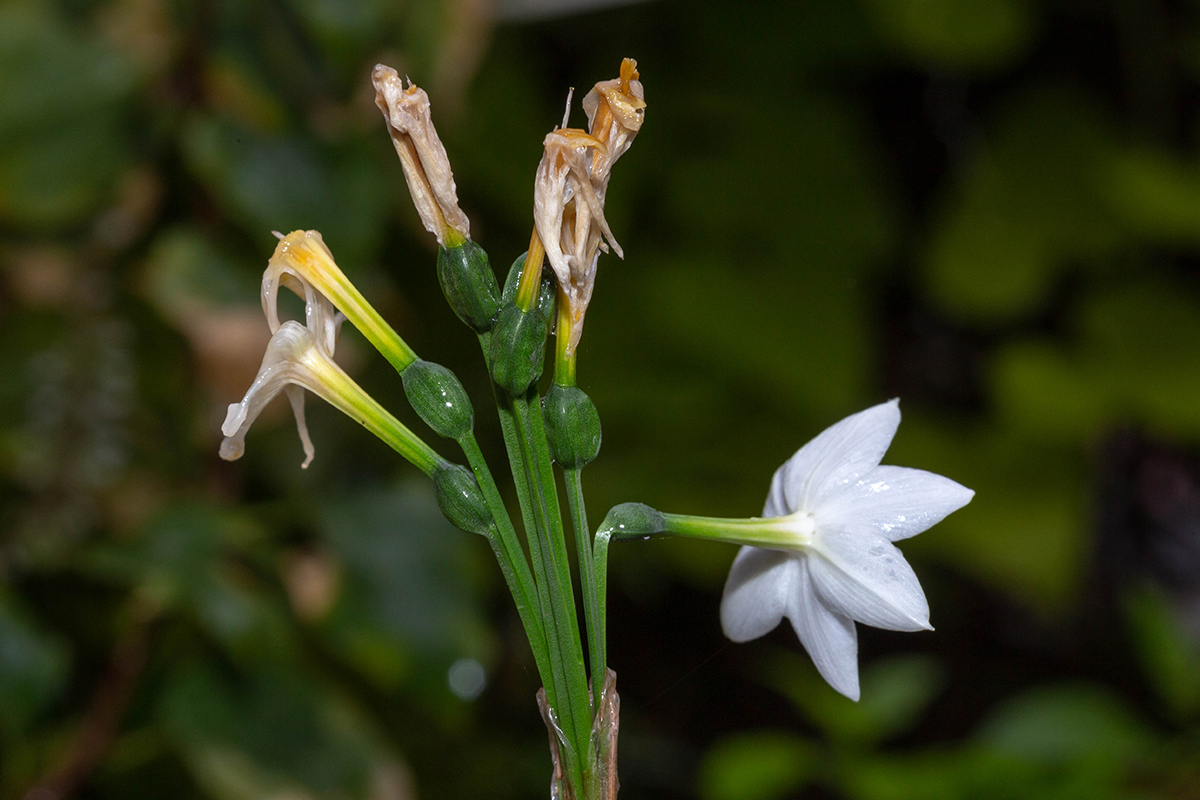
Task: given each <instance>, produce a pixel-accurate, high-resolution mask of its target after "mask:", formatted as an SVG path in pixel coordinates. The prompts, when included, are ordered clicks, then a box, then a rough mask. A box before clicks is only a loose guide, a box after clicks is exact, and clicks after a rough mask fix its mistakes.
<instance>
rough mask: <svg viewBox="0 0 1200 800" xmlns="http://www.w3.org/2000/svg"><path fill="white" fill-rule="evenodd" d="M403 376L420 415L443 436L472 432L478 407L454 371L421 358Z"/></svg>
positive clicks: (407, 393) (451, 437) (409, 397)
mask: <svg viewBox="0 0 1200 800" xmlns="http://www.w3.org/2000/svg"><path fill="white" fill-rule="evenodd" d="M400 378H401V380H403V381H404V393H405V394H406V395H407V396H408V402H409V403H410V404H411V405H412V407H413V410H414V411H416V412H417V416H419V417H420V418H421V419H423V420H425V424H426V425H428V426H429V427H430V428H432V429H433V430H434V431H435V432H436V433H437V434H438V435H439V436H445V437H446V438H447V439H460V438H462V437H463V436H466V435H467V434H468V433H470V432H471V428H472V427H473V426H474V424H475V409H474V408H472V407H471V398H469V397H468V396H467V392H466V390H465V389H463V385H462V383H460V382H459V380H458V378H457V377H456V376H455V374H454V373H453V372H451V371H450V370H448V369H446V368H445V367H443V366H442V365H441V364H434V363H432V362H430V361H424V360H420V361H414V362H413V363H411V364H409V365H408V367H407V368H406V369H405V370H404V372H402V373H400Z"/></svg>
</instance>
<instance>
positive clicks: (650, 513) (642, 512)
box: [596, 503, 666, 540]
mask: <svg viewBox="0 0 1200 800" xmlns="http://www.w3.org/2000/svg"><path fill="white" fill-rule="evenodd" d="M665 528H666V523H665V521H664V520H663V515H662V512H661V511H657V510H655V509H653V508H651V507H650V506H648V505H645V504H644V503H622V504H621V505H619V506H613V507H612V509H610V510H609V512H608V515H607V516H605V517H604V521H603V522H601V523H600V527H599V528H598V529H597V530H596V536H597V537H599V536H602V535H603V536H609V537H611V538H613V539H615V540H620V539H627V538H635V537H638V536H652V535H653V534H656V533H662V532H663V531H664V530H665Z"/></svg>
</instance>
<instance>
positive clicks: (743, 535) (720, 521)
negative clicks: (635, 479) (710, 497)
mask: <svg viewBox="0 0 1200 800" xmlns="http://www.w3.org/2000/svg"><path fill="white" fill-rule="evenodd" d="M662 520H663V533H668V534H671V535H672V536H683V537H687V538H689V539H707V540H709V541H713V542H728V543H730V544H748V545H754V546H755V547H776V548H787V549H796V548H798V547H804V546H805V545H807V544H809V543H810V542H811V541H812V520H811V518H809V517H808V516H807V515H802V516H797V515H792V516H787V517H771V518H769V519H761V518H759V517H751V518H749V519H726V518H724V517H693V516H690V515H687V514H663V515H662Z"/></svg>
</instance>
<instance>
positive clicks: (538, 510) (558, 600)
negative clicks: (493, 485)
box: [513, 390, 592, 786]
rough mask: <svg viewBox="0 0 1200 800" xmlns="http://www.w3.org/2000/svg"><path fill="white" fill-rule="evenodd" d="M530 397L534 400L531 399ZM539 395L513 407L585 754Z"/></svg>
mask: <svg viewBox="0 0 1200 800" xmlns="http://www.w3.org/2000/svg"><path fill="white" fill-rule="evenodd" d="M531 398H532V399H533V400H534V403H531V402H530V399H531ZM539 400H540V398H538V394H537V391H536V390H530V393H529V395H526V396H525V397H519V398H514V399H513V408H514V410H515V412H516V422H517V433H518V436H519V438H520V443H521V447H522V457H523V460H524V462H525V465H526V467H527V469H528V470H529V477H530V481H529V483H530V488H531V489H532V490H533V494H532V499H533V503H532V506H533V511H534V517H533V521H534V523H535V528H536V529H537V530H538V535H539V536H542V537H544V542H543V544H544V547H543V548H542V556H543V558H544V559H545V572H546V575H547V580H548V581H549V584H550V599H551V612H552V614H553V615H554V618H555V627H556V628H557V635H558V642H557V643H558V648H559V651H560V657H561V660H562V662H563V667H564V672H565V676H564V677H565V679H566V680H565V687H564V688H565V689H566V696H565V697H563V698H562V699H563V701H564V702H563V703H562V704H561V706H560V708H559V709H558V712H559V715H560V718H561V720H562V726H563V729H564V730H565V731H567V732H568V736H571V737H572V739H573V741H574V744H575V750H576V752H577V753H579V754H581V755H582V754H584V753H586V752H587V743H588V741H589V739H590V738H591V717H592V715H591V703H590V702H589V700H588V692H587V674H586V671H585V670H584V661H583V644H582V642H581V640H580V636H579V616H578V612H577V611H576V608H575V593H574V591H573V589H572V583H571V567H570V563H569V561H568V558H567V544H566V538H565V536H564V533H563V525H562V512H561V511H560V510H559V505H558V486H557V484H556V483H555V481H554V470H553V468H552V466H551V461H550V452H549V449H548V447H547V445H546V432H545V429H544V427H543V423H542V414H541V403H540V401H539ZM575 785H576V786H580V785H582V784H580V783H576V784H575Z"/></svg>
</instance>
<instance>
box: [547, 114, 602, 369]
mask: <svg viewBox="0 0 1200 800" xmlns="http://www.w3.org/2000/svg"><path fill="white" fill-rule="evenodd" d="M543 144H544V146H545V151H544V152H543V154H542V160H541V163H539V164H538V168H537V175H536V177H535V178H534V185H533V223H534V226H535V227H536V229H537V234H538V238H539V239H541V241H542V247H543V248H544V249H545V251H546V260H547V261H549V262H550V268H551V269H553V270H554V275H555V277H557V278H558V285H559V288H560V289H561V290H562V292H563V295H564V297H565V298H566V301H567V306H568V307H569V309H570V312H571V319H572V322H573V324H572V326H571V336H572V341H571V342H570V344H569V346H568V349H569V351H572V352H573V351H574V349H575V345H576V344H578V341H579V336H580V335H581V334H582V332H583V325H582V324H580V323H582V321H583V315H584V313H585V312H586V311H587V306H588V303H589V302H590V301H591V299H592V287H593V286H594V285H595V282H596V261H597V259H599V257H600V249H601V248H603V247H604V243H603V242H602V241H601V238H600V237H601V235H603V236H604V237H605V238H607V239H608V241H609V244H611V245H612V248H613V250H615V251H616V252H617V255H623V254H622V253H621V246H620V245H618V244H617V240H616V239H614V238H613V235H612V231H611V230H610V229H609V227H608V221H607V220H605V219H604V203H603V201H601V199H600V198H599V196H597V194H596V189H595V187H594V186H593V185H592V180H591V176H590V175H589V172H588V169H589V157H588V151H589V150H593V149H594V150H600V151H603V150H604V145H603V144H602V143H601V142H600V140H598V139H596V138H595V137H593V136H591V135H590V134H588V133H585V132H584V131H581V130H578V129H577V128H559V129H558V130H555V131H551V132H550V133H549V134H547V135H546V139H545V141H544V142H543Z"/></svg>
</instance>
